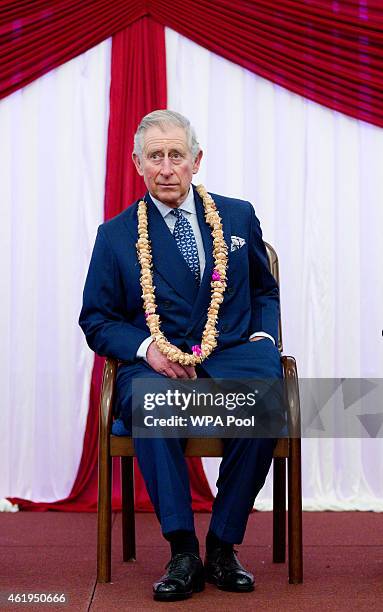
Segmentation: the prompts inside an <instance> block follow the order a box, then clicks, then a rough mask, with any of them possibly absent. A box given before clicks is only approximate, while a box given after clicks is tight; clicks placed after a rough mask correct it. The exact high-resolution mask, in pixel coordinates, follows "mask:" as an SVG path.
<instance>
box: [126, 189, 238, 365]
mask: <svg viewBox="0 0 383 612" xmlns="http://www.w3.org/2000/svg"><path fill="white" fill-rule="evenodd" d="M197 191H198V193H199V195H200V196H201V198H202V201H203V205H204V209H205V219H206V222H207V223H208V224H209V225H210V227H211V229H212V232H211V233H212V237H213V259H214V270H213V273H212V276H211V283H210V287H211V299H210V305H209V308H208V311H207V321H206V325H205V329H204V331H203V334H202V340H201V345H199V344H196V345H194V346H193V347H192V351H193V353H192V354H190V353H184V352H183V351H181V349H179V348H177V347H175V346H174V345H172V344H170V342H169V341H168V340H167V339H166V337H165V336H164V334H163V333H162V331H161V329H160V324H161V322H160V317H159V315H158V314H156V310H157V304H156V298H155V294H154V289H155V287H154V286H153V274H152V250H151V244H150V240H149V234H148V215H147V204H146V202H145V201H144V200H141V201H140V202H139V204H138V241H137V245H136V247H137V254H138V260H139V262H140V265H141V277H140V282H141V288H142V296H141V297H142V298H143V301H144V311H145V318H146V323H147V325H148V327H149V330H150V333H151V335H152V337H153V339H154V341H155V343H156V345H157V347H158V349H159V350H160V351H161V353H162V354H163V355H166V357H167V358H168V359H169V360H170V361H172V362H177V363H180V364H181V365H186V366H195V365H197V364H198V363H201V362H202V361H203V360H204V359H206V357H209V355H210V353H211V352H212V351H213V350H214V349H215V347H216V346H217V337H218V330H217V327H216V326H217V320H218V312H219V308H220V305H221V304H222V302H223V294H224V292H225V288H226V272H227V258H228V256H227V245H226V242H225V240H224V237H223V230H222V222H221V217H220V216H219V213H218V211H217V208H216V205H215V202H214V200H213V198H212V197H211V196H210V195H209V194H208V193H207V191H206V189H205V187H204V186H203V185H199V186H198V187H197Z"/></svg>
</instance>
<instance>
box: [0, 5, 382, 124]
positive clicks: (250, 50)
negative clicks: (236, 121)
mask: <svg viewBox="0 0 383 612" xmlns="http://www.w3.org/2000/svg"><path fill="white" fill-rule="evenodd" d="M146 14H148V15H151V17H152V18H153V19H154V20H156V21H158V22H160V23H162V24H163V25H165V26H169V27H171V28H173V29H175V30H176V31H178V32H180V33H181V34H183V35H184V36H187V37H188V38H190V39H192V40H194V41H195V42H197V43H198V44H200V45H202V46H204V47H206V48H208V49H210V50H211V51H214V52H215V53H218V54H219V55H222V56H223V57H226V58H227V59H229V60H231V61H233V62H235V63H237V64H239V65H241V66H243V67H245V68H247V69H249V70H251V71H253V72H255V73H256V74H259V75H261V76H263V77H265V78H267V79H269V80H270V81H272V82H274V83H277V84H279V85H282V86H283V87H285V88H287V89H290V90H291V91H293V92H295V93H297V94H300V95H303V96H305V97H307V98H309V99H311V100H314V101H315V102H319V103H320V104H323V105H325V106H328V107H329V108H333V109H336V110H338V111H341V112H343V113H345V114H347V115H350V116H352V117H356V118H358V119H363V120H365V121H369V122H370V123H373V124H375V125H378V126H382V127H383V35H382V31H383V5H382V1H381V0H333V1H324V0H279V1H278V2H273V1H269V0H255V1H251V2H250V1H249V0H237V1H236V2H232V0H173V2H172V4H171V9H169V3H168V2H167V1H166V0H146V1H145V0H130V1H129V2H126V1H125V0H115V1H114V2H109V1H108V0H83V1H82V2H77V1H76V0H59V1H58V0H34V1H33V2H32V1H31V0H22V1H19V2H17V3H15V2H13V1H6V2H2V3H0V40H1V45H0V75H1V76H0V97H4V96H6V95H8V94H10V93H11V92H12V91H15V90H16V89H18V88H19V87H23V86H24V85H26V84H27V83H29V82H31V81H32V80H33V79H35V78H36V77H38V76H41V75H42V74H44V73H45V72H47V71H48V70H51V69H52V68H54V67H56V66H58V65H59V64H61V63H63V62H65V61H68V60H69V59H71V58H72V57H74V56H75V55H78V54H79V53H82V52H83V51H85V50H86V49H89V48H90V47H92V46H94V45H95V44H97V43H98V42H100V41H101V40H103V39H105V38H107V37H108V36H110V35H112V34H114V33H116V32H118V31H120V30H122V29H124V28H125V27H126V26H128V25H129V24H131V23H132V22H133V21H134V20H137V19H139V18H140V17H142V16H143V15H146Z"/></svg>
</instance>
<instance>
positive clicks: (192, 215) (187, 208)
mask: <svg viewBox="0 0 383 612" xmlns="http://www.w3.org/2000/svg"><path fill="white" fill-rule="evenodd" d="M150 197H151V199H152V200H153V202H154V204H155V206H156V207H157V209H158V210H159V212H160V213H161V215H162V217H163V219H164V221H165V223H166V225H167V226H168V228H169V230H170V231H171V233H172V234H173V232H174V226H175V224H176V222H177V218H176V217H175V216H174V215H171V214H170V213H171V212H172V210H173V209H172V208H170V207H169V206H167V205H166V204H163V203H162V202H160V201H159V200H157V199H156V198H155V197H153V196H152V194H150ZM178 210H181V211H182V214H183V215H184V216H185V217H186V219H187V220H188V221H189V223H190V225H191V226H192V230H193V233H194V237H195V240H196V243H197V251H198V259H199V268H200V278H201V279H202V276H203V273H204V270H205V262H206V259H205V250H204V248H203V241H202V235H201V230H200V227H199V224H198V218H197V211H196V207H195V201H194V192H193V189H192V188H190V189H189V193H188V195H187V196H186V199H185V200H184V202H182V204H181V205H180V206H179V207H178ZM256 336H257V337H261V338H269V339H270V340H271V341H272V342H274V338H273V337H272V336H270V334H267V333H266V332H263V331H257V332H253V333H252V334H251V336H250V338H249V339H250V340H251V338H255V337H256ZM152 341H153V338H152V337H151V336H149V338H146V339H145V340H144V341H143V342H141V344H140V346H139V347H138V350H137V357H138V358H140V359H145V360H146V352H147V350H148V347H149V345H150V344H151V343H152ZM274 344H275V342H274Z"/></svg>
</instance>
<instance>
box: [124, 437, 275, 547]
mask: <svg viewBox="0 0 383 612" xmlns="http://www.w3.org/2000/svg"><path fill="white" fill-rule="evenodd" d="M223 442H224V452H223V458H222V462H221V466H220V470H219V477H218V481H217V488H218V492H217V496H216V499H215V501H214V504H213V512H212V517H211V523H210V529H211V530H212V531H213V533H215V535H216V536H218V537H219V538H220V539H222V540H225V541H226V542H231V543H233V544H240V543H241V542H242V540H243V537H244V534H245V530H246V524H247V519H248V516H249V513H250V511H251V509H252V507H253V504H254V500H255V498H256V496H257V494H258V492H259V491H260V489H261V488H262V486H263V484H264V482H265V479H266V476H267V473H268V471H269V469H270V465H271V461H272V457H273V450H274V446H275V439H271V438H269V439H264V438H256V439H248V438H241V439H238V438H236V439H231V438H230V439H225V440H223ZM185 443H186V440H185V439H180V438H155V439H148V438H136V439H135V440H134V446H135V452H136V455H137V459H138V463H139V466H140V469H141V472H142V475H143V477H144V480H145V483H146V487H147V489H148V493H149V496H150V499H151V501H152V503H153V506H154V508H155V511H156V514H157V517H158V519H159V521H160V523H161V529H162V532H163V533H164V534H166V533H168V532H170V531H176V530H178V529H186V530H189V531H192V530H194V519H193V512H192V507H191V494H190V483H189V474H188V470H187V463H186V460H185V456H184V448H185Z"/></svg>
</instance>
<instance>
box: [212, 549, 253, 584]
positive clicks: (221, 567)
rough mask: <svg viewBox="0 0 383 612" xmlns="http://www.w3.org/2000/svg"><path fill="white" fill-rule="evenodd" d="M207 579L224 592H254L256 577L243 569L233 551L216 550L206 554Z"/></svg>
mask: <svg viewBox="0 0 383 612" xmlns="http://www.w3.org/2000/svg"><path fill="white" fill-rule="evenodd" d="M205 578H206V580H207V582H211V583H212V584H215V585H216V586H217V587H218V588H219V589H221V590H222V591H234V592H236V593H238V592H248V591H254V582H255V581H254V576H253V574H251V573H250V572H247V571H246V570H245V568H244V567H242V565H241V564H240V562H239V561H238V559H237V555H236V551H235V550H233V549H225V548H215V549H214V550H213V551H211V552H209V553H206V558H205Z"/></svg>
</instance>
